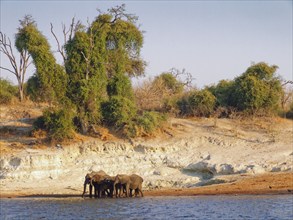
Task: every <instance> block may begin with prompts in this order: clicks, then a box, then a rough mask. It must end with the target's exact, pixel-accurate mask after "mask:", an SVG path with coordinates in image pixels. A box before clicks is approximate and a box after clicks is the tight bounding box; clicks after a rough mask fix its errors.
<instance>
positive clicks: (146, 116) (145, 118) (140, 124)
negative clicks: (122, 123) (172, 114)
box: [124, 111, 167, 137]
mask: <svg viewBox="0 0 293 220" xmlns="http://www.w3.org/2000/svg"><path fill="white" fill-rule="evenodd" d="M166 120H167V117H166V116H165V115H164V114H161V113H158V112H155V111H146V112H144V113H143V114H142V115H141V116H137V118H135V119H134V120H133V121H132V122H131V123H129V124H128V125H127V126H126V127H125V128H124V132H125V134H126V135H127V136H129V137H139V136H148V135H151V134H153V133H154V132H155V131H156V130H157V129H158V128H160V127H161V126H162V124H163V122H164V121H166Z"/></svg>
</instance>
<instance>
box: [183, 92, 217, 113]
mask: <svg viewBox="0 0 293 220" xmlns="http://www.w3.org/2000/svg"><path fill="white" fill-rule="evenodd" d="M215 103H216V98H215V96H214V95H213V94H212V93H211V92H210V91H208V90H207V89H204V90H199V91H192V92H190V93H189V94H187V95H185V96H183V97H182V98H181V100H179V101H178V106H179V109H180V114H181V115H185V116H199V117H208V116H210V115H211V113H212V112H213V111H214V107H215Z"/></svg>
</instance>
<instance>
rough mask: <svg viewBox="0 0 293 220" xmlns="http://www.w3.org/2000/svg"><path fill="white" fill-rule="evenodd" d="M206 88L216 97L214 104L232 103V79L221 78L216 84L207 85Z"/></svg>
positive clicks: (227, 104) (222, 105)
mask: <svg viewBox="0 0 293 220" xmlns="http://www.w3.org/2000/svg"><path fill="white" fill-rule="evenodd" d="M207 89H208V90H209V91H210V92H211V93H212V94H213V95H214V96H215V97H216V106H221V107H228V106H231V105H232V96H233V89H234V81H228V80H221V81H220V82H219V83H218V84H217V85H213V86H209V87H207Z"/></svg>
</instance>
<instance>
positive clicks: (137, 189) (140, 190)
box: [137, 188, 143, 197]
mask: <svg viewBox="0 0 293 220" xmlns="http://www.w3.org/2000/svg"><path fill="white" fill-rule="evenodd" d="M137 191H139V192H140V195H141V197H143V193H142V191H141V189H140V188H138V189H137ZM137 195H138V192H137Z"/></svg>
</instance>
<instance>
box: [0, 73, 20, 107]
mask: <svg viewBox="0 0 293 220" xmlns="http://www.w3.org/2000/svg"><path fill="white" fill-rule="evenodd" d="M16 95H17V87H16V86H14V85H12V84H11V83H10V82H9V81H8V80H5V79H2V78H0V104H9V103H10V102H11V100H12V98H13V97H15V96H16Z"/></svg>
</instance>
